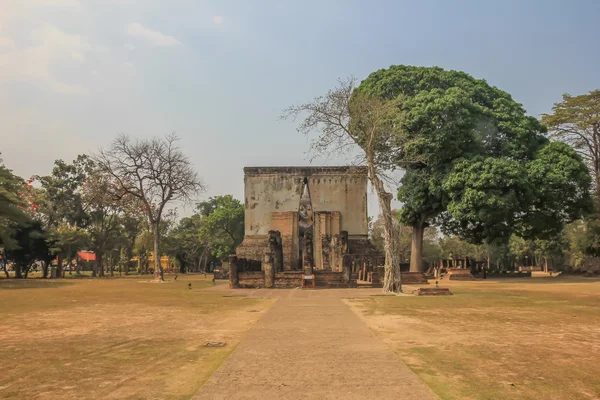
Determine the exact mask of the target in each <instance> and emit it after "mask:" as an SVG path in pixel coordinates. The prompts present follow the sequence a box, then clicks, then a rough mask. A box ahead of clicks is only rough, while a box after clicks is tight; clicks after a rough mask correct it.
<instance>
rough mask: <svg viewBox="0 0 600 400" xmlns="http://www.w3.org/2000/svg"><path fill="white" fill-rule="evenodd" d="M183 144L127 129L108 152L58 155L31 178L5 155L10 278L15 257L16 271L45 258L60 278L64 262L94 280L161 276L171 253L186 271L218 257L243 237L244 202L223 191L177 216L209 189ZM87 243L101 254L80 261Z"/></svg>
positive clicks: (0, 211)
mask: <svg viewBox="0 0 600 400" xmlns="http://www.w3.org/2000/svg"><path fill="white" fill-rule="evenodd" d="M176 144H177V137H176V136H175V135H167V136H166V137H165V138H153V139H147V140H134V139H131V138H129V137H127V136H123V135H120V136H118V137H117V138H116V139H115V140H114V142H113V143H112V144H111V146H110V147H109V148H108V149H106V150H102V151H100V152H99V154H96V155H93V156H87V155H80V156H78V157H77V159H75V160H74V161H73V162H71V163H67V162H64V161H63V160H57V161H56V162H55V163H54V168H53V169H52V171H51V173H50V174H48V175H41V176H34V177H31V178H30V179H28V180H27V181H24V180H23V179H22V178H20V177H18V176H16V175H15V174H13V172H12V171H11V170H10V169H8V168H7V167H6V166H4V165H3V164H2V163H1V162H0V248H1V249H2V269H3V271H4V274H5V276H6V277H7V278H8V277H10V276H11V274H10V273H9V271H8V265H9V264H10V266H11V269H13V270H14V277H15V278H26V277H27V276H28V274H29V272H30V271H31V270H32V269H33V268H37V266H38V265H39V266H41V274H42V277H44V278H46V277H48V276H49V268H50V266H52V265H54V266H55V268H56V273H57V275H58V276H61V275H63V274H64V273H65V272H66V271H63V268H66V269H68V273H69V274H71V273H75V274H80V273H81V272H82V271H81V268H82V266H84V265H85V266H89V267H90V269H91V275H92V277H96V276H100V277H101V276H105V275H111V276H113V275H114V274H115V272H118V273H119V274H126V275H127V274H129V273H131V272H133V271H136V272H138V273H141V274H145V273H150V272H152V273H154V274H155V278H156V279H158V280H161V279H163V267H162V265H161V264H160V257H161V256H162V255H167V256H168V257H170V258H171V259H172V260H173V263H174V264H176V265H177V268H178V270H179V272H186V271H200V270H202V271H206V270H207V268H209V266H210V265H214V264H215V263H219V261H220V259H221V258H223V257H225V256H226V255H228V254H230V253H231V252H232V251H233V249H234V248H235V246H236V245H237V244H239V243H240V242H241V240H242V239H243V232H244V225H243V223H244V209H243V206H242V204H241V203H240V202H239V201H238V200H236V199H234V198H233V197H232V196H218V197H214V198H210V199H209V200H207V201H203V202H200V203H198V204H197V207H196V211H195V213H194V214H193V215H191V216H190V217H186V218H182V219H181V220H179V221H177V218H176V217H177V214H176V209H175V208H167V206H168V205H169V204H173V202H175V201H178V203H175V204H181V202H182V201H187V202H191V201H193V199H194V198H195V196H196V195H198V194H199V193H200V192H201V191H202V190H203V188H204V187H203V185H202V183H201V181H200V179H199V178H198V176H197V174H196V172H195V171H194V170H193V168H192V164H191V163H190V161H189V160H188V158H187V157H186V156H185V155H184V154H183V153H182V152H181V150H180V149H179V148H178V147H177V145H176ZM82 250H87V251H89V252H93V253H94V257H95V260H93V261H91V262H89V263H88V262H81V260H80V262H77V263H76V264H75V265H76V267H72V266H73V261H74V260H75V259H76V258H77V253H78V252H79V251H82ZM152 255H154V264H153V265H150V263H149V260H150V259H151V258H152ZM136 257H137V262H135V261H132V260H133V259H134V258H136Z"/></svg>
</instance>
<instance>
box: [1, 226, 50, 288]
mask: <svg viewBox="0 0 600 400" xmlns="http://www.w3.org/2000/svg"><path fill="white" fill-rule="evenodd" d="M13 239H14V241H15V242H16V246H14V247H12V248H11V249H10V250H8V251H7V252H6V256H7V258H8V259H10V260H12V261H13V262H14V266H15V278H17V279H19V278H27V274H28V273H29V270H30V269H31V267H32V266H33V263H34V262H35V261H39V260H47V259H48V258H49V254H50V248H49V246H48V242H47V241H46V239H47V232H46V230H44V228H43V227H42V224H41V223H40V222H39V221H36V220H27V221H25V222H23V223H20V224H18V226H17V228H16V230H15V232H14V233H13Z"/></svg>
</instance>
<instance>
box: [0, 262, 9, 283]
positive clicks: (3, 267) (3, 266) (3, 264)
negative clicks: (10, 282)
mask: <svg viewBox="0 0 600 400" xmlns="http://www.w3.org/2000/svg"><path fill="white" fill-rule="evenodd" d="M2 269H3V270H4V273H5V274H6V279H10V274H9V273H8V270H7V269H6V260H2Z"/></svg>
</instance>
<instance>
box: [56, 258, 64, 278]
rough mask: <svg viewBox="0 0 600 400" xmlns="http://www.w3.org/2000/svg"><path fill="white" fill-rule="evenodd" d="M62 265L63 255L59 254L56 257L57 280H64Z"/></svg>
mask: <svg viewBox="0 0 600 400" xmlns="http://www.w3.org/2000/svg"><path fill="white" fill-rule="evenodd" d="M62 263H63V257H62V254H59V255H58V256H57V257H56V277H57V278H62Z"/></svg>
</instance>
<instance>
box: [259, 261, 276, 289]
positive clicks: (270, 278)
mask: <svg viewBox="0 0 600 400" xmlns="http://www.w3.org/2000/svg"><path fill="white" fill-rule="evenodd" d="M262 265H263V271H265V287H266V288H272V287H273V286H275V266H274V265H273V253H266V254H265V255H264V258H263V263H262Z"/></svg>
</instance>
